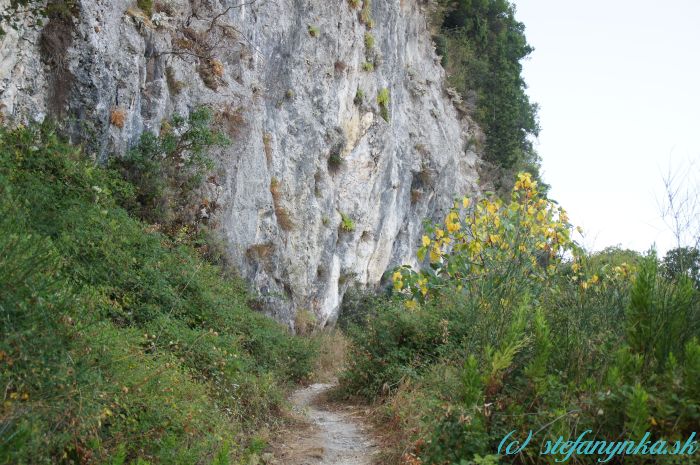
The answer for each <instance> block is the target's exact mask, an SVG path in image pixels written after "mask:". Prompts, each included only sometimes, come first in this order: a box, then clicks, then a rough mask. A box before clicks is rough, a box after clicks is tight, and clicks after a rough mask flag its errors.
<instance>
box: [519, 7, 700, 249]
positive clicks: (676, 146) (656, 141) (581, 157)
mask: <svg viewBox="0 0 700 465" xmlns="http://www.w3.org/2000/svg"><path fill="white" fill-rule="evenodd" d="M515 3H516V5H517V18H518V20H519V21H521V22H523V23H525V26H526V34H527V38H528V41H529V43H530V44H531V45H532V46H533V47H534V48H535V52H534V53H533V54H532V55H531V56H530V58H529V59H527V60H526V61H525V62H524V63H523V66H524V75H525V80H526V81H527V83H528V86H529V89H528V92H529V94H530V96H531V99H532V100H533V101H535V102H538V103H539V105H540V113H539V114H540V124H541V127H542V131H541V134H540V137H539V140H538V143H537V148H538V152H539V154H540V156H541V157H542V160H543V163H542V164H543V171H544V179H545V180H546V181H547V182H548V183H549V184H551V186H552V190H551V193H550V195H551V197H552V198H554V199H555V200H557V201H559V203H560V204H561V205H562V206H564V208H566V209H567V210H568V211H569V214H570V216H571V218H572V222H573V223H574V224H577V225H580V226H582V227H583V228H584V229H585V230H586V238H585V240H584V241H583V242H584V244H585V245H586V246H588V247H589V248H594V249H596V250H599V249H602V248H604V247H606V246H608V245H616V244H622V245H623V246H624V247H628V248H632V249H636V250H640V251H643V250H646V249H647V248H648V247H649V246H651V245H652V244H653V243H656V244H657V248H658V249H659V250H660V252H663V251H665V250H667V249H668V248H669V247H672V246H673V244H674V242H673V239H672V236H671V235H670V234H669V233H668V231H667V228H666V227H665V226H664V223H663V222H662V221H661V219H660V213H659V208H658V205H657V203H658V202H657V199H660V198H661V196H662V194H663V184H662V178H663V174H664V173H666V172H667V171H668V170H669V167H672V168H674V169H676V168H678V167H681V166H685V167H687V166H688V164H689V163H691V162H693V161H694V162H695V163H696V166H695V172H700V0H668V1H661V0H656V1H651V0H588V1H585V2H573V1H566V0H516V1H515Z"/></svg>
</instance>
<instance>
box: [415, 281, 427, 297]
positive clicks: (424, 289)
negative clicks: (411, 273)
mask: <svg viewBox="0 0 700 465" xmlns="http://www.w3.org/2000/svg"><path fill="white" fill-rule="evenodd" d="M416 284H417V285H418V287H419V288H420V292H421V294H423V296H425V295H426V294H427V293H428V280H427V279H426V278H423V279H419V280H418V281H417V282H416Z"/></svg>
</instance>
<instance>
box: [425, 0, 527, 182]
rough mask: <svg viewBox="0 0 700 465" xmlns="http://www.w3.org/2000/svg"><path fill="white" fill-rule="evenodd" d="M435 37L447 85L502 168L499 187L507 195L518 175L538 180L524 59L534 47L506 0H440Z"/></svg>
mask: <svg viewBox="0 0 700 465" xmlns="http://www.w3.org/2000/svg"><path fill="white" fill-rule="evenodd" d="M437 4H438V11H437V13H436V14H435V17H434V22H435V23H436V25H437V26H436V27H437V29H438V32H437V34H436V35H435V37H434V40H435V44H436V49H437V53H438V55H441V56H442V63H443V66H444V67H445V69H446V71H447V73H448V83H449V85H450V86H451V87H453V88H455V89H456V90H457V91H458V92H459V93H460V94H461V95H462V97H463V98H464V99H465V100H466V101H467V102H472V103H475V104H476V108H475V113H474V116H475V117H476V120H477V121H478V123H479V125H480V126H481V127H482V128H483V130H484V132H485V134H486V147H485V156H486V160H488V161H489V162H491V163H493V164H494V165H495V166H496V167H498V168H499V172H500V173H499V175H498V176H497V179H496V180H495V181H496V187H497V189H498V190H499V191H501V192H505V193H507V189H508V188H509V187H510V186H511V185H512V183H513V181H514V179H515V174H516V173H517V172H518V171H521V170H527V171H530V172H531V173H532V174H533V175H535V177H536V178H539V158H538V156H537V153H536V152H535V150H534V148H533V146H532V142H531V138H532V137H533V136H537V134H538V132H539V126H538V121H537V106H536V105H535V104H533V103H531V102H530V100H529V98H528V96H527V94H526V92H525V89H526V88H527V86H526V84H525V81H524V80H523V77H522V65H521V64H520V62H521V60H523V59H524V58H525V57H527V56H528V55H529V54H530V53H531V52H532V51H533V49H532V47H530V46H529V45H528V43H527V40H526V38H525V26H524V25H523V24H522V23H520V22H518V21H517V20H516V19H515V6H514V5H513V4H511V3H510V2H509V1H508V0H457V1H454V0H438V2H437Z"/></svg>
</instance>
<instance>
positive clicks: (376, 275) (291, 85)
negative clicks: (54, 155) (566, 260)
mask: <svg viewBox="0 0 700 465" xmlns="http://www.w3.org/2000/svg"><path fill="white" fill-rule="evenodd" d="M365 2H366V4H365V6H364V10H361V9H359V8H357V9H356V8H353V7H352V6H351V4H350V2H347V1H345V0H333V1H327V0H275V1H266V0H257V1H255V0H245V1H244V0H236V1H200V0H189V1H187V0H170V1H162V2H155V8H154V9H153V11H152V12H148V13H145V12H144V11H142V10H141V9H139V7H138V6H137V5H136V4H135V3H134V2H127V1H120V0H97V1H92V0H91V1H82V0H78V1H77V8H76V11H75V13H74V14H75V17H74V18H73V19H70V18H65V17H62V18H51V19H50V20H49V21H48V24H47V25H46V26H45V27H44V29H43V30H41V29H37V28H30V27H27V28H25V29H20V30H19V31H9V33H8V34H7V35H6V36H5V37H4V38H3V39H0V111H1V112H2V113H3V115H4V117H5V119H7V120H10V121H24V120H42V119H44V118H46V117H47V116H53V117H57V118H58V117H60V118H61V119H62V120H64V121H67V124H68V132H69V134H70V135H71V137H72V138H73V140H74V141H84V142H86V143H87V146H88V148H89V150H90V151H91V152H92V153H93V154H94V156H95V158H96V159H98V160H101V161H104V160H106V159H107V158H108V157H110V156H115V155H118V154H121V153H124V152H125V151H126V150H127V149H128V148H129V147H130V146H132V145H133V144H135V143H136V142H137V140H138V138H139V136H140V134H141V133H142V132H143V131H154V132H158V131H159V130H160V127H161V124H162V123H163V122H164V121H166V120H167V119H168V118H169V117H170V116H171V115H173V114H180V115H186V114H188V113H189V112H190V111H192V109H193V108H195V107H197V106H200V105H207V106H209V107H211V108H212V110H213V112H214V115H215V117H216V118H217V120H218V121H219V122H221V123H222V124H223V126H224V127H225V128H226V129H227V132H228V133H229V136H230V137H231V139H232V140H233V144H231V145H230V146H227V147H226V148H225V149H221V150H220V151H219V152H218V153H216V154H214V155H215V158H216V160H217V163H218V166H219V174H220V175H219V176H218V177H213V178H212V180H214V181H212V182H211V183H209V185H208V186H207V190H208V192H209V195H210V197H211V198H212V200H215V201H216V202H217V204H218V205H220V206H221V207H220V208H219V210H218V211H217V213H216V214H217V224H218V225H219V227H220V228H221V230H222V232H223V234H224V236H225V238H226V242H227V248H228V252H229V254H230V258H231V261H232V263H233V264H234V265H235V266H236V267H237V268H238V269H239V270H240V272H241V274H242V275H243V276H245V277H246V278H247V279H248V280H249V281H250V282H251V283H252V286H253V288H254V289H255V291H257V293H258V294H259V299H258V302H259V304H260V305H259V307H260V309H262V310H263V311H265V312H266V313H269V314H271V315H273V316H274V317H276V318H277V319H279V320H281V321H284V322H286V323H288V324H290V325H293V322H294V316H295V314H296V312H298V311H300V310H308V311H310V312H312V313H313V314H314V315H315V316H316V318H317V321H318V323H319V324H321V325H325V324H328V323H332V322H333V321H334V320H335V318H336V317H337V313H338V309H339V304H340V302H341V299H342V296H343V294H344V293H345V292H346V290H347V289H348V288H349V287H350V286H360V287H363V286H375V285H377V284H378V283H379V282H380V280H381V278H382V276H383V274H384V273H385V272H386V270H387V269H389V268H391V267H392V266H394V265H397V264H400V263H412V262H413V261H414V260H415V259H414V258H413V256H414V253H413V252H414V251H415V248H416V245H417V241H418V240H419V239H420V237H421V232H422V221H423V219H425V218H427V217H432V218H437V217H440V216H442V215H443V214H444V212H445V209H446V208H447V207H449V205H451V203H452V201H453V199H454V195H455V194H470V193H473V192H475V191H476V190H477V182H478V178H477V168H478V166H479V165H480V156H479V154H477V153H476V152H475V151H474V148H473V147H474V146H479V144H468V143H467V141H474V140H481V139H482V138H483V135H482V133H481V131H480V130H479V128H478V127H477V126H476V125H475V124H474V123H473V122H472V120H471V119H470V118H469V117H468V116H467V115H466V114H464V113H463V112H461V111H459V110H458V109H457V108H456V107H455V102H454V101H453V99H452V98H451V97H450V94H449V93H448V92H447V89H446V88H445V85H444V71H443V69H442V68H441V66H440V63H439V58H438V57H437V56H436V54H435V51H434V45H433V43H432V41H431V34H430V30H429V25H428V15H429V10H428V8H429V2H423V1H417V0H401V1H399V0H374V1H373V2H371V3H370V2H369V1H368V0H365ZM0 3H2V2H0ZM144 3H147V2H144ZM372 22H373V24H372ZM369 26H373V27H372V28H371V29H370V27H369ZM115 114H116V115H118V116H119V118H117V119H116V120H115V118H114V115H115ZM115 123H116V124H115ZM272 187H273V188H272ZM343 219H345V222H344V221H343Z"/></svg>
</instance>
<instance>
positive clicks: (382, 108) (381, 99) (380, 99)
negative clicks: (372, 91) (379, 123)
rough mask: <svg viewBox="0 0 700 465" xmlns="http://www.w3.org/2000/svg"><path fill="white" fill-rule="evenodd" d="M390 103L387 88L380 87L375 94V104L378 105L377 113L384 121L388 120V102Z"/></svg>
mask: <svg viewBox="0 0 700 465" xmlns="http://www.w3.org/2000/svg"><path fill="white" fill-rule="evenodd" d="M390 103H391V97H390V96H389V89H386V88H384V89H382V90H380V91H379V94H378V95H377V104H378V105H379V114H380V115H381V116H382V118H384V120H385V121H386V122H389V104H390Z"/></svg>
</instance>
